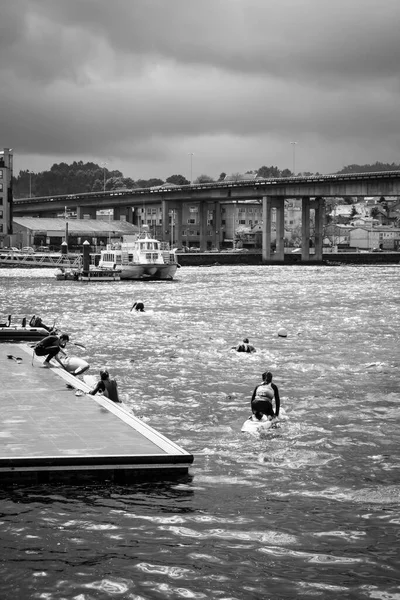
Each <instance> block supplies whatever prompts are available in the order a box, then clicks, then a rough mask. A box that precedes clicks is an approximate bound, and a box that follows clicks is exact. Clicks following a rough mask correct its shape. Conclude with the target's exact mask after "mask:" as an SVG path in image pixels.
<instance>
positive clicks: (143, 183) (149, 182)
mask: <svg viewBox="0 0 400 600" xmlns="http://www.w3.org/2000/svg"><path fill="white" fill-rule="evenodd" d="M163 183H164V181H163V180H162V179H156V178H154V179H138V180H137V181H136V184H135V187H139V188H149V187H157V186H159V185H162V184H163Z"/></svg>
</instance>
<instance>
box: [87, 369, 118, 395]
mask: <svg viewBox="0 0 400 600" xmlns="http://www.w3.org/2000/svg"><path fill="white" fill-rule="evenodd" d="M97 392H102V393H103V394H104V396H105V397H106V398H108V399H109V400H112V401H113V402H121V400H120V399H119V396H118V386H117V382H116V381H115V379H110V374H109V372H108V371H107V369H102V370H101V371H100V381H98V383H97V385H96V387H95V388H94V389H93V390H92V391H91V392H89V394H90V395H91V396H94V395H95V394H97Z"/></svg>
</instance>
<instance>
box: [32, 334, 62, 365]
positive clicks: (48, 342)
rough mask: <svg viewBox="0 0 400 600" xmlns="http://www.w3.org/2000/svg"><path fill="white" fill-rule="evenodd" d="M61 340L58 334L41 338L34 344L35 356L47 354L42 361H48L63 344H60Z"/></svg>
mask: <svg viewBox="0 0 400 600" xmlns="http://www.w3.org/2000/svg"><path fill="white" fill-rule="evenodd" d="M61 344H62V341H61V340H60V338H59V337H58V335H48V336H47V337H45V338H43V339H42V340H41V341H40V342H39V343H38V344H36V346H35V354H36V356H47V358H46V359H45V361H44V362H46V363H49V362H50V361H51V359H52V358H54V357H55V356H57V354H58V353H59V352H60V350H61V348H62V347H64V346H65V344H64V346H61Z"/></svg>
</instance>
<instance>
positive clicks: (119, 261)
mask: <svg viewBox="0 0 400 600" xmlns="http://www.w3.org/2000/svg"><path fill="white" fill-rule="evenodd" d="M121 259H122V257H121V255H120V254H117V256H116V257H115V263H116V264H117V265H120V264H121Z"/></svg>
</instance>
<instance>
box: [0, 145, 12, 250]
mask: <svg viewBox="0 0 400 600" xmlns="http://www.w3.org/2000/svg"><path fill="white" fill-rule="evenodd" d="M12 175H13V153H12V150H11V149H10V148H4V149H3V150H1V151H0V246H4V237H5V236H6V235H9V234H11V233H12V231H13V223H12V200H13V199H12V187H11V183H12Z"/></svg>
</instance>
